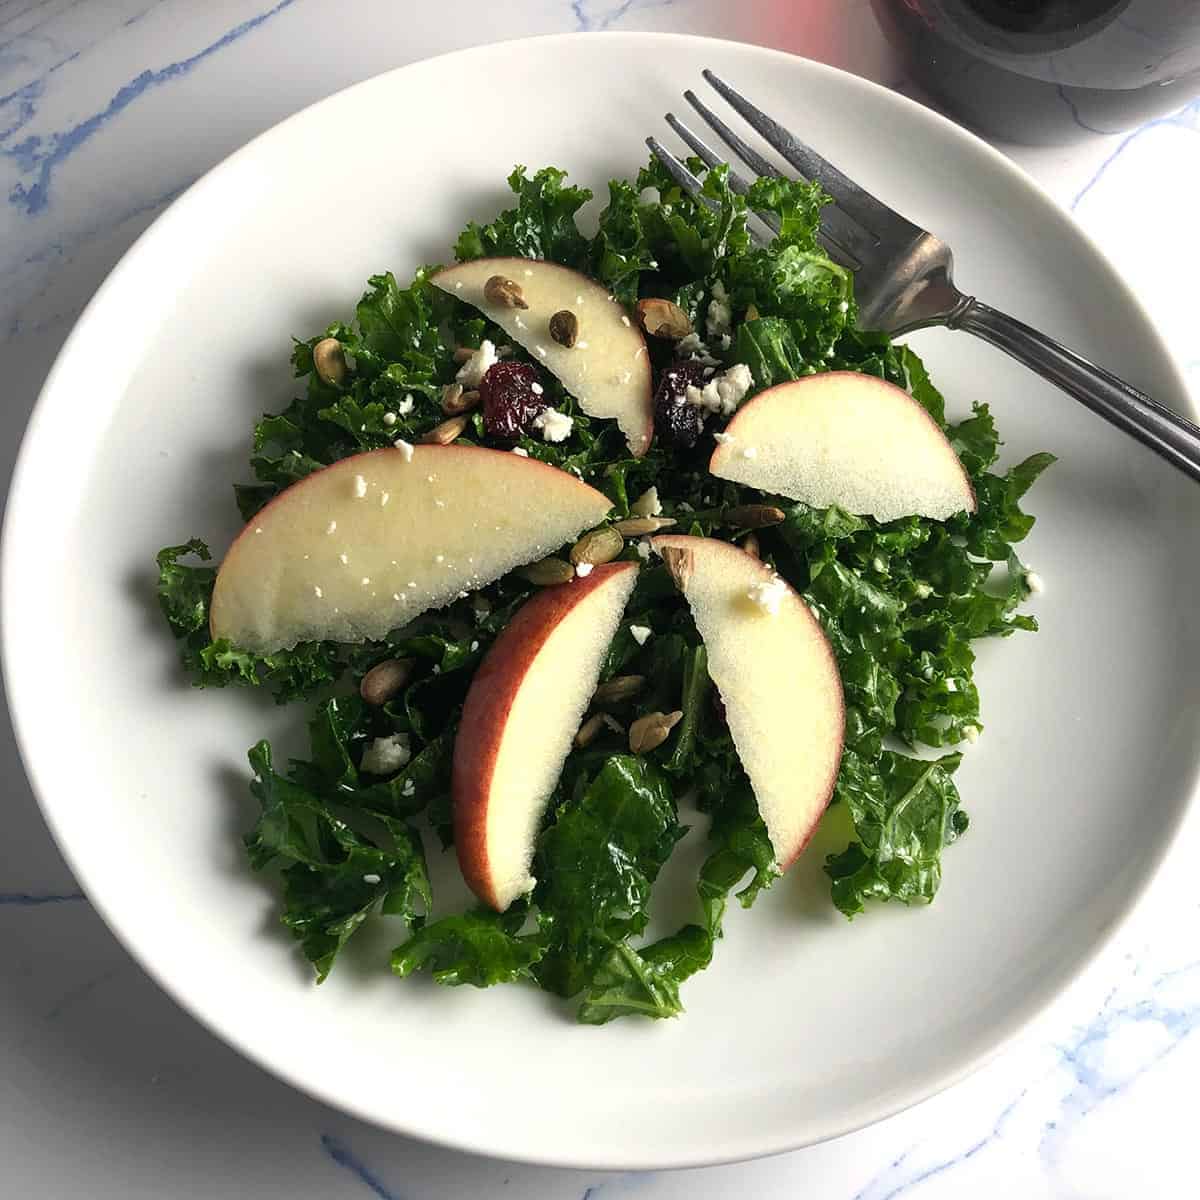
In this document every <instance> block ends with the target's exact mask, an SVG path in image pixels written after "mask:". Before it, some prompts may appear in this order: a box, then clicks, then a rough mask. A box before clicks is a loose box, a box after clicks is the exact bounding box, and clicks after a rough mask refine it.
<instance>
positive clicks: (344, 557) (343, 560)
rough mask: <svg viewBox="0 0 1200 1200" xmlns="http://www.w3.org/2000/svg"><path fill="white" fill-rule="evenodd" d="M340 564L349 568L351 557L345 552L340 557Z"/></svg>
mask: <svg viewBox="0 0 1200 1200" xmlns="http://www.w3.org/2000/svg"><path fill="white" fill-rule="evenodd" d="M338 562H340V563H341V564H342V566H343V567H348V566H349V565H350V555H348V554H347V553H346V552H345V551H344V550H343V551H342V553H341V554H339V555H338Z"/></svg>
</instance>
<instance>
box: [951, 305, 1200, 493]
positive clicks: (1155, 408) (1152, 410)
mask: <svg viewBox="0 0 1200 1200" xmlns="http://www.w3.org/2000/svg"><path fill="white" fill-rule="evenodd" d="M946 324H947V325H949V327H950V328H951V329H965V330H966V331H967V332H968V333H973V334H974V335H975V336H976V337H980V338H983V340H984V341H985V342H991V344H992V345H993V346H998V347H999V348H1000V349H1001V350H1003V351H1004V352H1005V353H1006V354H1010V355H1012V357H1013V358H1015V359H1016V360H1017V361H1018V362H1021V363H1024V364H1025V366H1027V367H1030V368H1032V369H1033V370H1034V371H1036V372H1037V373H1038V374H1039V375H1041V376H1042V378H1043V379H1048V380H1050V382H1051V383H1055V384H1057V385H1058V386H1059V387H1060V388H1062V390H1063V391H1064V392H1066V393H1067V394H1068V395H1071V396H1074V397H1075V399H1076V400H1079V401H1080V402H1082V403H1083V404H1086V405H1087V407H1088V408H1090V409H1091V410H1092V412H1094V413H1096V414H1097V415H1099V416H1101V417H1103V418H1104V419H1105V420H1106V421H1110V422H1111V423H1112V424H1113V425H1115V426H1116V427H1117V428H1118V429H1123V430H1124V431H1125V432H1126V433H1128V434H1130V435H1131V436H1133V437H1135V438H1137V440H1138V441H1139V442H1141V443H1142V445H1143V446H1148V447H1149V448H1150V449H1151V450H1153V451H1154V452H1155V453H1156V454H1159V455H1161V456H1162V457H1163V458H1165V459H1166V460H1167V462H1169V463H1171V464H1172V465H1173V466H1176V467H1178V468H1179V470H1181V471H1183V472H1184V473H1185V474H1186V475H1189V476H1191V478H1192V479H1194V480H1196V481H1197V482H1200V428H1197V427H1196V426H1195V425H1193V424H1192V422H1191V421H1189V420H1187V419H1186V418H1185V417H1181V416H1179V415H1178V414H1177V413H1174V412H1172V411H1171V410H1170V409H1169V408H1166V407H1165V406H1164V405H1162V404H1159V403H1158V402H1157V401H1156V400H1152V399H1151V398H1150V397H1149V396H1147V395H1146V394H1145V393H1144V392H1139V391H1138V390H1137V388H1135V387H1131V386H1130V385H1129V384H1128V383H1126V382H1125V381H1124V380H1122V379H1118V378H1117V377H1116V376H1115V375H1113V374H1112V373H1111V372H1110V371H1106V370H1105V369H1104V368H1103V367H1098V366H1096V364H1095V363H1092V362H1089V361H1088V360H1087V359H1086V358H1083V357H1082V356H1081V355H1079V354H1076V353H1075V351H1074V350H1068V349H1067V347H1066V346H1063V345H1061V344H1060V343H1059V342H1056V341H1055V340H1054V339H1053V338H1050V337H1047V336H1046V335H1045V334H1044V333H1039V332H1038V331H1037V330H1036V329H1033V328H1031V327H1030V326H1028V325H1026V324H1024V323H1023V322H1021V321H1018V320H1016V318H1015V317H1010V316H1007V315H1006V314H1005V313H1002V312H998V311H997V310H996V309H994V308H989V307H988V306H987V305H986V304H981V303H980V302H979V301H978V300H975V299H974V298H971V299H966V300H965V301H964V303H963V304H961V305H960V306H958V308H957V309H956V311H955V312H954V314H953V315H952V316H951V317H950V319H949V320H948V321H947V322H946Z"/></svg>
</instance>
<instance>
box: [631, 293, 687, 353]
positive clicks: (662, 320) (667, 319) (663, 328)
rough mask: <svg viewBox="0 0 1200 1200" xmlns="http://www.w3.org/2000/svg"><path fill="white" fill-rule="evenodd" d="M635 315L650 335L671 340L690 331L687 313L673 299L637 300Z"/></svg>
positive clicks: (675, 340) (684, 335) (675, 339)
mask: <svg viewBox="0 0 1200 1200" xmlns="http://www.w3.org/2000/svg"><path fill="white" fill-rule="evenodd" d="M637 317H638V321H639V322H641V326H642V328H643V329H644V330H645V331H646V332H647V333H648V334H650V335H651V336H652V337H660V338H668V339H670V340H671V341H672V342H677V341H679V339H680V338H685V337H687V335H688V334H689V333H691V332H692V323H691V321H690V320H689V319H688V315H687V313H685V312H684V311H683V309H682V308H680V307H679V305H678V304H676V303H675V302H674V301H673V300H663V299H660V298H659V297H651V298H649V299H646V300H639V301H638V302H637Z"/></svg>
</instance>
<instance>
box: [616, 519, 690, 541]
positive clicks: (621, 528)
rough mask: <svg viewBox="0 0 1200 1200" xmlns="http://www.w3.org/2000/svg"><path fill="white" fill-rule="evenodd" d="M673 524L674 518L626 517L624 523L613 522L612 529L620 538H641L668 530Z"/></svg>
mask: <svg viewBox="0 0 1200 1200" xmlns="http://www.w3.org/2000/svg"><path fill="white" fill-rule="evenodd" d="M674 524H675V518H674V517H626V519H625V520H624V521H614V522H613V524H612V528H613V529H615V530H616V531H617V532H618V533H619V534H620V535H621V536H622V537H641V536H642V535H643V534H646V533H657V532H658V531H659V530H660V529H670V528H671V526H672V525H674Z"/></svg>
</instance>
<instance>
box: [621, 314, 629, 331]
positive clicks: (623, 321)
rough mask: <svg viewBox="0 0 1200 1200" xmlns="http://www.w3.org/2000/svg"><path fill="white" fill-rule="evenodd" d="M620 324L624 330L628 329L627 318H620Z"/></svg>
mask: <svg viewBox="0 0 1200 1200" xmlns="http://www.w3.org/2000/svg"><path fill="white" fill-rule="evenodd" d="M621 324H622V325H624V326H625V328H626V329H628V328H629V324H630V322H629V318H628V317H622V318H621Z"/></svg>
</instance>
